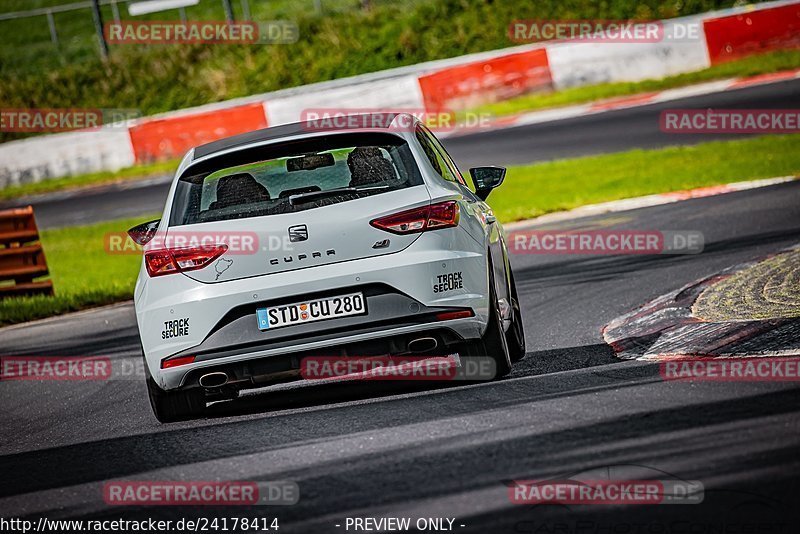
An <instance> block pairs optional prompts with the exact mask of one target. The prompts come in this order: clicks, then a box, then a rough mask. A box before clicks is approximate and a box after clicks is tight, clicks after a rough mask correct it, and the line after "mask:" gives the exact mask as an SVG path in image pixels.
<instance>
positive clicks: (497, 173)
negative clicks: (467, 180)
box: [469, 167, 506, 200]
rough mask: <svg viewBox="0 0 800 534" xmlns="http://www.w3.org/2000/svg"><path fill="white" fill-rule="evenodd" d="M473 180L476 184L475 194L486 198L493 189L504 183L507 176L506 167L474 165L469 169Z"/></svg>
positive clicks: (483, 198) (482, 198)
mask: <svg viewBox="0 0 800 534" xmlns="http://www.w3.org/2000/svg"><path fill="white" fill-rule="evenodd" d="M469 174H470V176H472V182H473V183H474V184H475V194H476V195H477V196H478V198H480V199H481V200H486V197H488V196H489V193H491V192H492V189H494V188H495V187H498V186H499V185H500V184H502V183H503V179H504V178H505V177H506V168H505V167H473V168H471V169H470V170H469Z"/></svg>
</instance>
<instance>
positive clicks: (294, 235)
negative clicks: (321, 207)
mask: <svg viewBox="0 0 800 534" xmlns="http://www.w3.org/2000/svg"><path fill="white" fill-rule="evenodd" d="M307 240H308V227H307V226H306V225H305V224H298V225H297V226H290V227H289V241H291V242H292V243H297V242H298V241H307Z"/></svg>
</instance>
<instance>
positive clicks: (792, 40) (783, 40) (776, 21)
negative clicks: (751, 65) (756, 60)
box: [703, 3, 800, 65]
mask: <svg viewBox="0 0 800 534" xmlns="http://www.w3.org/2000/svg"><path fill="white" fill-rule="evenodd" d="M703 27H704V31H705V35H706V41H707V42H708V54H709V57H710V59H711V63H712V64H713V65H716V64H718V63H723V62H725V61H730V60H732V59H737V58H741V57H744V56H749V55H751V54H758V53H760V52H769V51H770V50H780V49H785V48H800V3H793V4H789V5H782V6H776V7H773V8H770V9H753V10H751V11H746V12H744V13H737V14H735V15H728V16H725V17H718V18H707V19H706V20H704V21H703Z"/></svg>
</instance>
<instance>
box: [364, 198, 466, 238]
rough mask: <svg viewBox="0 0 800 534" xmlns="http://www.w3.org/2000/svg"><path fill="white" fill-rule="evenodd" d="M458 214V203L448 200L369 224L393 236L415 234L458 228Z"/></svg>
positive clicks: (395, 214)
mask: <svg viewBox="0 0 800 534" xmlns="http://www.w3.org/2000/svg"><path fill="white" fill-rule="evenodd" d="M458 214H459V212H458V203H457V202H456V201H454V200H448V201H447V202H439V203H437V204H431V205H430V206H425V207H423V208H415V209H413V210H407V211H401V212H400V213H394V214H392V215H388V216H386V217H381V218H380V219H375V220H372V221H370V224H371V225H372V226H374V227H375V228H378V229H380V230H386V231H387V232H392V233H393V234H415V233H419V232H424V231H425V230H438V229H440V228H452V227H454V226H458Z"/></svg>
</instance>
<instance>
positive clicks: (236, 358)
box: [157, 317, 486, 390]
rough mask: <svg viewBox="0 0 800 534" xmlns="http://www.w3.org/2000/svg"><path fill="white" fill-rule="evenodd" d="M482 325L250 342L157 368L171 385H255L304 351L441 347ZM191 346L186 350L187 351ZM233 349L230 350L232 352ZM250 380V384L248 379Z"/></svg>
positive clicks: (457, 323)
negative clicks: (209, 381) (422, 343)
mask: <svg viewBox="0 0 800 534" xmlns="http://www.w3.org/2000/svg"><path fill="white" fill-rule="evenodd" d="M485 328H486V324H485V323H482V322H481V321H480V319H477V318H476V317H470V318H468V319H456V320H450V321H441V322H435V323H418V324H409V325H405V326H398V327H388V328H386V327H384V328H374V329H369V331H364V332H359V333H349V334H340V335H338V336H336V337H329V336H324V335H323V336H320V339H316V340H315V339H314V338H313V337H312V338H307V339H306V340H304V341H303V342H301V343H295V344H292V345H291V346H277V347H275V346H273V347H268V348H267V347H264V346H262V347H258V346H255V347H250V348H247V349H238V350H234V351H223V352H220V353H206V354H203V355H202V356H201V357H202V358H204V359H198V360H196V361H195V363H193V364H189V365H185V366H180V367H171V368H167V369H159V373H158V378H157V382H158V383H159V385H160V386H161V388H162V389H165V390H170V389H177V388H188V387H195V386H198V380H199V378H200V376H202V375H204V374H206V373H211V372H218V371H222V372H225V373H226V374H228V375H229V377H230V379H231V381H244V382H246V383H241V384H238V387H242V388H246V387H259V378H260V377H264V376H265V375H272V374H275V373H282V372H288V371H291V370H299V368H300V362H301V360H302V358H304V357H308V356H343V357H347V356H376V355H389V354H391V355H396V354H408V353H409V351H408V342H409V341H410V340H412V339H416V338H420V337H434V338H435V339H436V340H437V342H438V344H439V347H438V348H437V350H439V349H440V348H441V349H443V348H444V347H447V346H448V345H453V344H456V343H459V342H461V341H464V340H466V339H474V338H476V337H480V335H481V334H482V333H483V331H484V330H485ZM190 352H191V351H188V352H187V354H188V353H190ZM230 352H233V353H230ZM248 382H249V384H248Z"/></svg>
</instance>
